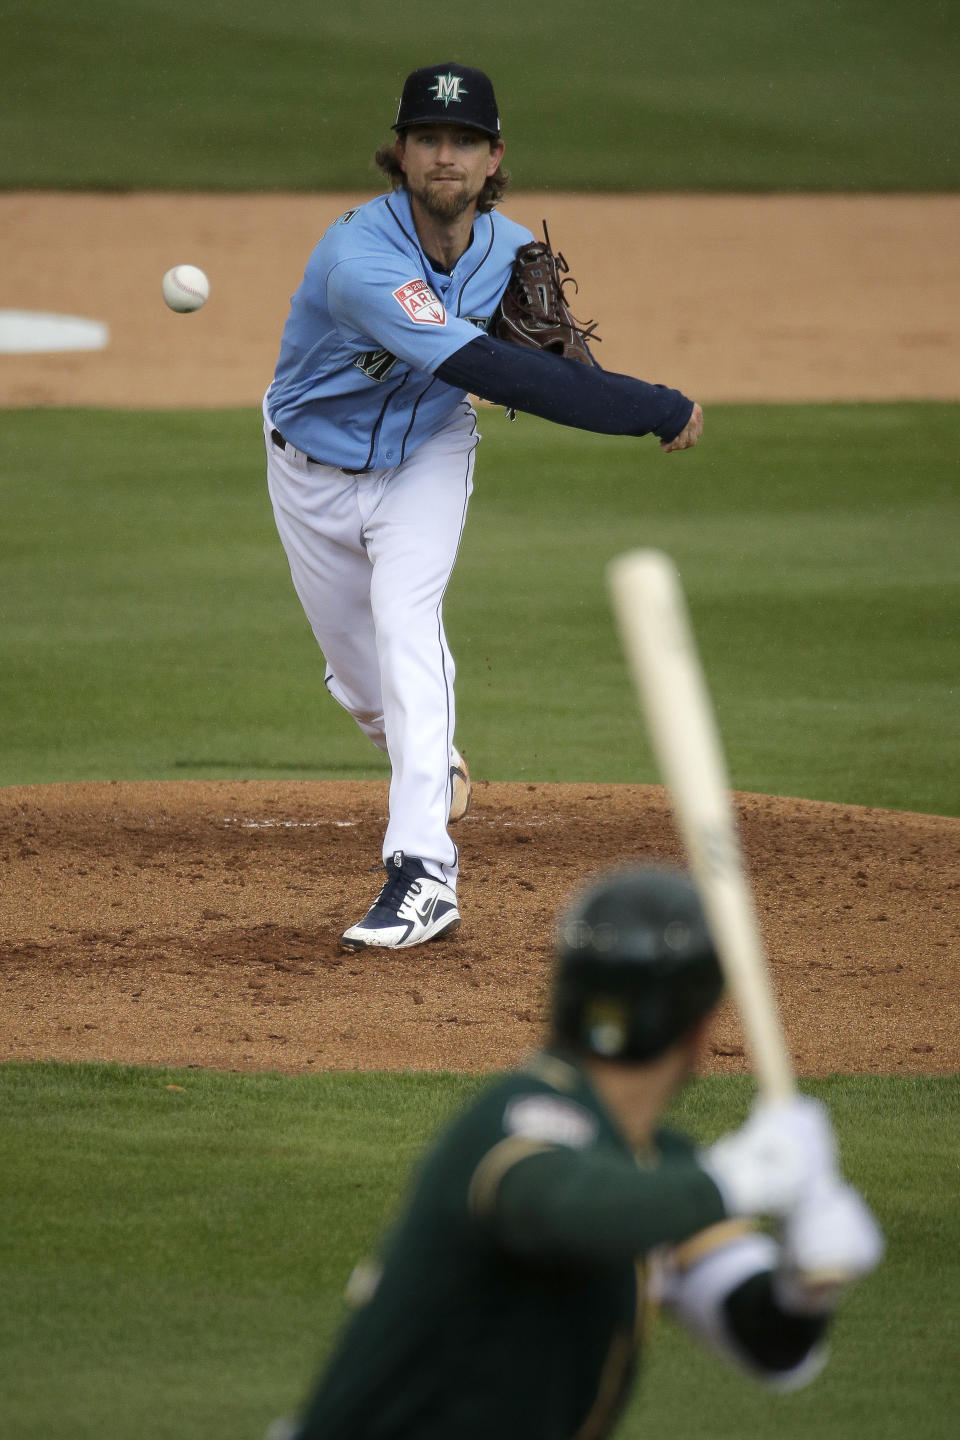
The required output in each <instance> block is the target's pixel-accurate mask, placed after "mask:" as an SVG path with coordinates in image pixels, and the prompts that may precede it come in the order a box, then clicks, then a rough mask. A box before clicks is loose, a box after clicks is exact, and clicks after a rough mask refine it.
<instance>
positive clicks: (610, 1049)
mask: <svg viewBox="0 0 960 1440" xmlns="http://www.w3.org/2000/svg"><path fill="white" fill-rule="evenodd" d="M583 1033H584V1036H585V1038H586V1041H587V1044H588V1045H589V1047H590V1049H591V1050H592V1051H593V1052H594V1054H596V1055H606V1056H608V1057H613V1056H615V1055H620V1054H622V1053H623V1050H624V1048H625V1047H626V1043H627V1037H628V1036H629V1034H630V1012H629V1010H628V1009H627V1007H626V1005H625V1004H624V1003H623V1002H622V1001H621V1000H617V999H615V998H614V997H613V996H611V995H596V996H594V997H593V998H592V999H591V1000H588V1001H587V1003H586V1005H585V1006H584V1011H583Z"/></svg>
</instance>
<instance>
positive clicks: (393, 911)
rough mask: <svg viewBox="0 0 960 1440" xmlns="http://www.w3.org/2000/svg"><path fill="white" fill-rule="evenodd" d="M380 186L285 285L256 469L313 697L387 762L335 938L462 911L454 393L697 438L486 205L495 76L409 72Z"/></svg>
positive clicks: (395, 937)
mask: <svg viewBox="0 0 960 1440" xmlns="http://www.w3.org/2000/svg"><path fill="white" fill-rule="evenodd" d="M393 128H394V130H395V132H396V140H395V142H394V143H393V144H392V145H390V146H385V147H383V149H381V150H380V151H379V152H378V154H377V159H378V162H379V164H380V165H381V168H383V169H384V170H385V171H386V173H387V174H388V176H389V178H390V182H391V185H392V190H391V192H390V193H389V194H385V195H382V196H379V197H378V198H377V199H374V200H371V201H370V202H368V203H367V204H365V205H361V206H360V207H359V208H357V209H355V210H348V211H347V212H346V214H344V215H341V216H340V217H339V219H337V220H336V221H334V223H333V224H332V225H331V226H330V228H329V229H328V230H327V232H326V234H325V235H324V236H323V238H322V239H321V240H320V242H319V244H318V245H317V247H316V249H315V250H314V252H313V254H312V255H311V257H310V259H309V261H308V263H307V267H306V272H305V274H304V276H303V280H302V282H301V284H300V286H299V288H298V289H297V291H296V293H295V294H294V296H293V298H292V302H291V306H290V313H289V316H288V319H287V322H286V327H285V329H284V332H283V339H282V344H281V349H280V356H279V360H278V362H277V367H276V373H275V376H274V379H273V383H272V384H271V385H270V388H269V389H268V391H267V394H266V396H265V398H264V405H263V416H264V437H265V442H266V451H267V477H268V484H269V490H270V496H271V499H272V502H273V509H274V514H275V517H276V523H277V528H278V530H279V533H280V537H281V540H282V542H283V545H284V548H285V551H286V554H287V558H288V560H289V564H290V571H291V575H292V578H293V583H294V586H295V588H296V591H297V594H298V596H299V598H300V601H301V603H302V605H303V608H304V610H305V612H306V615H307V617H308V619H309V622H310V625H311V627H312V629H313V632H314V634H315V636H316V639H317V641H318V644H319V645H320V648H321V650H322V651H323V654H324V657H325V661H326V685H327V688H328V690H329V691H330V694H331V695H332V696H333V697H334V699H335V700H337V701H338V702H339V703H340V704H341V705H342V706H343V707H344V708H345V709H346V710H347V711H348V713H349V714H350V715H352V716H353V718H354V719H355V720H356V722H357V724H358V725H359V726H360V728H361V729H362V730H363V731H364V732H365V734H367V735H368V736H369V737H370V739H371V740H372V741H373V743H374V744H375V745H377V746H379V747H380V749H382V750H385V751H386V752H387V754H388V756H389V760H390V768H391V780H390V797H389V820H388V824H387V827H386V833H385V835H384V839H383V861H384V864H385V868H386V872H387V879H386V883H385V884H384V885H383V887H382V889H381V890H380V893H379V895H378V896H377V898H376V900H375V902H374V904H373V905H372V907H371V908H370V909H369V911H368V913H367V914H366V915H365V916H364V917H363V919H361V920H360V921H359V922H358V923H357V924H354V925H351V926H350V927H349V928H348V929H347V930H346V931H345V933H344V935H343V937H342V944H343V946H344V947H345V948H347V949H361V948H365V947H367V946H387V947H395V948H400V947H404V946H409V945H416V944H419V943H421V942H423V941H427V940H434V939H439V938H440V937H441V936H444V935H450V934H451V933H452V932H453V931H454V930H455V929H456V928H457V927H458V926H459V924H460V913H459V910H458V908H457V895H456V887H457V873H458V852H457V846H456V844H455V843H454V841H453V839H452V838H451V835H450V831H449V828H448V827H449V825H450V824H451V823H452V822H454V821H456V820H457V819H459V818H460V817H461V816H462V815H463V814H464V812H465V810H466V807H467V805H468V804H469V798H470V781H469V773H468V771H467V768H466V764H465V762H464V760H463V758H462V756H461V755H460V753H459V752H458V750H457V749H456V748H455V745H454V729H455V719H456V715H455V706H454V673H455V670H454V662H453V657H452V655H451V653H450V647H449V645H448V644H447V638H446V635H445V632H444V625H443V597H444V593H445V591H446V588H447V584H448V582H449V580H450V575H451V572H452V570H453V565H454V561H455V559H456V555H457V549H458V546H459V544H460V538H461V535H462V533H463V527H464V523H465V520H466V515H467V506H468V503H469V500H470V495H471V491H472V488H473V470H474V456H475V451H476V447H477V443H478V441H479V438H480V437H479V435H478V433H477V417H476V414H475V412H474V409H473V406H472V405H471V403H470V401H469V399H468V396H469V395H471V394H472V395H479V396H481V397H483V398H484V399H486V400H489V401H492V402H494V403H496V404H498V405H503V406H505V407H508V408H509V409H513V410H524V411H527V412H529V413H530V414H533V415H539V416H543V417H545V418H546V419H548V420H554V421H556V422H557V423H559V424H565V425H573V426H576V427H579V428H581V429H586V430H593V431H601V432H606V433H608V434H616V435H636V436H643V435H648V434H651V433H652V434H654V435H656V436H657V437H658V438H659V440H660V444H661V448H662V449H663V450H665V451H675V450H682V449H686V448H688V447H689V446H692V445H695V444H696V442H697V440H698V438H699V436H700V433H701V428H702V423H703V421H702V415H701V412H700V408H699V406H697V405H695V404H694V402H693V401H692V400H689V399H687V398H686V397H685V396H684V395H682V394H681V393H680V392H679V391H678V390H671V389H668V388H666V387H665V386H662V385H649V384H646V383H645V382H644V381H642V380H635V379H632V378H631V377H629V376H626V375H618V374H613V373H610V372H607V371H604V370H602V369H601V368H600V367H599V366H598V365H597V364H596V363H595V362H594V360H593V357H592V355H591V353H590V350H589V336H590V333H591V332H590V331H589V329H586V330H585V329H583V328H582V327H580V326H578V325H577V324H576V322H575V321H573V319H572V317H571V316H570V314H569V311H568V310H567V308H566V305H565V302H564V298H563V286H564V280H563V276H564V275H565V274H566V262H565V261H564V260H563V257H562V256H557V255H554V254H553V252H552V250H551V249H550V245H549V240H548V239H545V241H535V240H534V238H533V236H532V235H531V234H530V232H529V231H528V230H526V229H524V228H523V227H522V226H520V225H517V224H515V223H514V222H513V221H511V220H509V219H507V218H506V217H505V216H504V215H502V214H500V213H499V211H498V210H497V209H496V206H497V204H498V202H499V200H500V199H501V197H502V194H503V191H504V189H505V186H506V183H507V179H506V175H505V174H504V172H503V171H502V169H501V160H502V158H503V153H504V145H503V140H502V139H501V135H500V118H499V114H498V110H497V103H496V99H495V97H494V92H493V86H492V85H491V82H490V80H489V79H488V77H487V76H486V75H485V74H483V73H482V72H481V71H479V70H476V69H472V68H470V67H469V66H464V65H456V64H453V63H446V62H445V63H443V64H439V65H428V66H425V67H423V68H422V69H419V70H415V71H414V72H413V74H411V75H410V76H408V78H407V80H406V82H405V84H404V87H403V93H402V96H401V99H400V105H399V110H398V113H397V119H396V123H395V125H394V127H393Z"/></svg>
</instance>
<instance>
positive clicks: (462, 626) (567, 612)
mask: <svg viewBox="0 0 960 1440" xmlns="http://www.w3.org/2000/svg"><path fill="white" fill-rule="evenodd" d="M957 421H958V411H957V407H956V406H951V405H938V404H918V405H884V406H877V405H862V406H854V405H834V406H803V407H800V406H797V407H790V406H765V407H736V406H730V407H722V406H718V407H715V408H714V409H712V410H711V412H710V414H709V416H708V432H707V436H706V438H705V440H704V443H703V445H702V446H701V447H700V448H698V449H697V450H696V451H694V452H693V453H691V454H686V455H675V456H664V455H662V454H661V453H660V452H659V450H658V449H657V446H656V444H655V443H654V442H652V441H649V440H648V441H644V442H634V441H627V440H623V441H621V440H611V439H608V438H605V437H598V436H591V435H584V434H581V433H579V432H576V431H572V430H566V429H560V428H558V427H554V426H550V425H547V424H546V423H541V422H538V421H536V420H532V419H529V418H526V417H521V418H520V420H519V421H518V422H517V423H516V424H515V425H513V426H511V425H507V424H506V423H505V421H504V420H503V418H502V416H501V415H500V414H499V413H498V412H489V413H486V414H485V415H484V416H483V420H482V424H483V431H484V436H485V438H484V441H483V445H482V447H481V453H480V458H479V461H478V467H477V488H476V494H475V496H474V501H473V506H472V510H471V517H470V520H469V522H468V526H467V532H466V537H465V540H464V545H463V548H462V551H461V557H460V560H459V562H458V566H457V570H456V572H455V575H454V580H453V583H452V586H451V589H450V593H449V597H448V603H447V620H448V629H449V632H450V636H451V641H452V644H453V647H454V652H455V654H456V657H457V661H458V667H459V669H458V707H459V725H458V731H459V736H460V739H461V742H462V744H463V745H464V747H465V748H466V749H467V753H468V756H469V758H470V762H471V765H472V767H473V769H474V773H475V774H477V775H480V776H483V777H485V778H487V779H493V780H509V779H529V780H543V781H550V780H564V779H566V780H589V781H631V782H633V781H641V782H653V781H655V780H656V779H657V773H656V770H655V767H654V765H653V761H652V759H651V757H650V755H649V752H648V749H647V746H646V739H645V736H644V733H643V730H642V725H641V722H640V719H639V717H638V715H637V712H636V708H635V705H634V701H633V697H632V692H631V689H630V685H629V682H628V679H627V675H626V670H625V667H624V663H623V659H622V655H621V652H620V648H619V642H618V640H617V637H616V635H615V632H614V628H613V622H612V617H611V613H610V609H609V605H608V601H607V597H606V593H605V587H604V567H605V565H606V563H607V562H608V560H609V559H610V558H611V557H612V556H613V555H615V554H617V553H619V552H621V551H622V550H624V549H627V548H630V547H632V546H635V545H645V544H652V545H657V546H661V547H663V548H664V549H666V550H667V551H668V552H669V553H670V554H671V555H672V556H673V557H674V558H675V559H676V561H677V563H678V565H679V569H680V573H681V576H682V579H683V581H684V585H685V588H686V590H687V593H688V598H689V601H690V606H691V611H692V614H693V619H694V624H695V628H696V632H697V637H698V642H699V645H700V649H701V652H702V654H703V657H704V662H705V666H706V669H707V672H708V676H709V680H710V685H711V690H712V693H713V696H714V701H715V704H716V708H717V712H718V716H719V719H720V723H721V728H722V730H723V735H724V741H725V745H726V748H727V753H728V759H729V764H730V770H731V779H732V782H733V784H734V786H735V788H737V789H742V790H751V791H759V792H772V793H779V794H786V795H798V796H807V797H810V798H813V799H820V800H834V801H842V802H844V803H853V804H872V805H883V806H890V807H894V808H904V809H910V810H919V811H929V812H937V813H944V814H960V789H958V780H957V776H956V774H955V773H953V771H952V770H951V767H950V766H949V765H945V764H944V756H946V755H948V754H949V753H951V750H952V747H953V746H954V744H955V719H954V717H955V714H956V673H955V658H956V636H957V633H958V629H960V572H958V569H957V564H956V543H955V537H956V534H957V531H958V523H960V492H958V489H957V485H956V470H955V458H956V450H955V435H956V428H957ZM260 446H261V441H260V431H259V417H257V416H255V415H253V413H252V412H225V413H219V414H215V413H209V412H205V413H193V414H163V413H150V414H132V413H128V412H83V411H78V412H73V411H19V412H11V413H9V414H8V415H7V417H6V419H5V421H4V426H3V430H2V433H0V500H2V505H3V512H4V526H3V527H2V531H0V565H2V568H3V574H4V585H3V589H2V591H0V784H4V785H13V784H22V783H46V782H51V781H58V780H89V779H124V780H137V779H178V778H182V779H196V778H213V779H217V778H228V777H235V776H243V777H247V778H270V777H274V776H276V777H281V778H297V777H316V778H321V779H322V778H331V777H335V776H358V777H370V776H382V775H383V774H384V773H385V771H384V764H385V762H384V761H383V760H382V759H381V757H380V756H379V753H378V752H376V751H375V750H374V749H373V747H372V746H370V745H369V744H368V742H367V741H366V740H364V738H363V737H362V736H361V735H360V733H359V731H356V729H355V727H354V726H353V724H352V722H351V721H350V720H349V719H348V718H347V717H346V715H344V714H343V712H341V711H340V710H339V709H338V708H337V707H336V706H335V705H334V704H333V703H332V702H331V701H330V700H329V698H328V697H327V695H326V693H325V691H324V689H323V686H322V683H321V680H322V675H321V662H320V658H319V652H318V650H317V649H316V646H315V644H314V641H313V637H312V635H311V633H310V631H309V628H308V626H307V624H306V621H305V620H304V618H303V616H302V614H301V611H300V608H299V605H298V602H297V600H296V598H295V595H294V593H293V588H292V586H291V584H290V579H289V574H288V571H287V568H286V562H285V559H284V556H283V552H282V549H281V547H280V544H279V541H278V539H277V537H276V534H275V531H274V528H273V520H272V516H271V514H270V508H269V503H268V500H267V496H266V491H265V484H264V477H263V472H262V459H261V449H260ZM954 769H955V767H954Z"/></svg>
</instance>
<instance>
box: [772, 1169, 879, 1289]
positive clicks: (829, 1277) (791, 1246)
mask: <svg viewBox="0 0 960 1440" xmlns="http://www.w3.org/2000/svg"><path fill="white" fill-rule="evenodd" d="M884 1248H885V1247H884V1239H883V1233H882V1231H881V1230H880V1227H879V1225H878V1224H877V1222H876V1220H875V1219H874V1217H873V1215H872V1214H871V1212H870V1209H869V1207H868V1206H867V1204H866V1201H865V1200H864V1199H863V1196H862V1195H860V1194H859V1192H858V1191H856V1190H855V1189H854V1188H853V1186H852V1185H846V1184H844V1183H842V1182H834V1183H832V1184H831V1183H826V1184H823V1185H821V1186H819V1187H818V1188H816V1189H814V1190H813V1191H812V1192H811V1193H810V1194H809V1195H805V1196H804V1197H803V1198H802V1199H801V1200H800V1202H799V1204H798V1205H797V1206H796V1207H795V1208H794V1209H793V1210H792V1211H791V1212H790V1214H789V1215H788V1216H787V1217H786V1220H785V1221H784V1225H783V1238H782V1245H781V1254H780V1263H779V1265H778V1267H777V1270H776V1273H775V1275H774V1281H773V1285H774V1294H775V1295H776V1298H777V1301H778V1303H779V1304H780V1305H781V1306H782V1307H783V1309H784V1310H792V1311H794V1312H795V1313H798V1314H804V1315H816V1314H823V1313H824V1312H825V1311H829V1310H832V1309H834V1307H835V1306H836V1304H837V1301H838V1300H839V1298H840V1295H841V1293H842V1292H843V1291H844V1290H845V1289H846V1288H847V1287H848V1286H850V1285H852V1284H854V1283H855V1282H856V1281H857V1280H862V1279H863V1277H864V1276H865V1275H869V1274H870V1272H871V1271H872V1270H875V1269H876V1268H877V1266H878V1265H879V1264H880V1261H881V1260H882V1258H883V1252H884Z"/></svg>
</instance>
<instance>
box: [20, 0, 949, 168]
mask: <svg viewBox="0 0 960 1440" xmlns="http://www.w3.org/2000/svg"><path fill="white" fill-rule="evenodd" d="M957 23H958V22H957V15H956V12H955V7H950V6H945V5H943V4H942V3H939V0H914V3H912V4H911V5H910V6H909V8H907V7H904V6H903V5H902V4H899V3H897V0H876V3H874V4H873V5H871V7H870V8H869V11H867V10H866V9H865V8H864V7H863V5H861V4H859V3H858V0H833V3H831V4H830V5H828V6H824V5H818V4H816V3H813V0H789V3H784V0H781V3H778V4H777V5H775V6H771V5H770V4H769V3H767V0H738V3H737V4H736V5H725V6H722V7H718V6H716V5H715V4H710V3H709V0H681V3H678V4H674V5H671V6H660V7H654V6H650V5H646V4H641V3H640V0H623V3H621V4H619V5H617V6H616V7H615V8H614V7H613V6H612V5H609V4H608V5H602V4H601V5H599V6H595V7H594V12H593V15H592V23H591V25H590V26H589V27H584V24H583V11H582V6H581V4H580V3H579V0H528V4H527V6H526V7H525V8H524V10H523V11H522V12H518V10H517V7H516V6H511V5H509V4H508V3H507V0H488V3H487V4H486V5H485V6H484V7H483V10H482V13H481V12H478V13H476V14H471V13H469V12H452V11H451V12H450V13H449V14H447V15H444V14H443V13H438V11H437V8H436V7H435V6H432V5H428V4H427V3H426V0H408V3H407V5H405V7H404V11H403V19H402V23H401V24H400V25H398V20H397V12H396V9H395V7H394V6H392V5H390V4H388V3H387V0H367V3H366V4H365V5H363V6H362V7H355V8H353V9H350V8H344V7H341V8H339V9H337V10H334V7H332V6H331V5H329V4H327V5H317V4H315V3H312V4H311V3H307V0H285V3H284V4H283V5H282V6H274V7H272V8H265V7H264V6H262V5H259V4H255V3H253V0H233V3H231V4H229V5H228V4H226V3H225V0H208V3H207V4H205V5H203V6H200V7H198V6H196V5H195V4H193V3H192V0H122V3H121V0H96V3H89V4H87V5H86V6H84V7H83V10H82V11H78V10H77V7H76V6H75V5H71V4H68V3H67V0H45V4H44V5H43V7H38V6H37V5H36V3H35V0H7V4H6V5H5V6H4V8H3V12H2V15H0V81H2V83H3V89H4V93H5V94H7V95H9V96H10V97H11V99H12V102H13V103H11V104H9V105H8V106H7V107H5V112H4V114H3V116H2V118H0V183H2V184H3V185H5V186H6V187H8V188H9V187H13V186H20V185H22V186H47V187H49V186H61V185H62V186H68V187H90V186H94V187H96V186H107V187H124V188H135V187H145V186H146V187H153V186H156V187H170V186H174V187H186V188H206V187H214V188H221V189H222V188H228V189H244V188H254V189H257V188H274V187H281V188H287V187H294V188H309V189H330V188H342V187H346V188H356V187H358V186H360V187H363V186H366V185H367V184H369V182H370V178H371V170H370V161H371V155H372V151H373V148H374V146H375V145H376V144H377V143H378V142H379V141H380V139H381V138H382V136H385V135H386V133H387V131H388V127H389V124H390V122H391V120H392V119H393V114H394V106H395V103H396V99H397V97H398V95H399V90H400V86H401V84H402V80H403V76H404V74H405V73H406V72H407V71H408V70H410V69H412V68H413V67H414V66H415V65H418V64H420V63H422V62H423V54H422V53H421V51H422V46H419V45H413V43H412V37H413V36H420V35H423V34H427V33H429V35H430V36H431V46H432V50H433V54H434V55H435V56H442V55H448V56H452V57H453V58H454V59H459V60H466V61H468V62H469V63H471V64H476V65H479V66H481V67H483V68H486V69H488V70H490V72H491V73H492V75H493V76H494V79H495V81H496V85H497V90H498V96H499V99H500V104H501V108H502V111H503V116H504V125H505V133H506V136H507V139H508V141H509V148H508V161H509V164H510V168H511V170H512V171H513V173H514V175H515V178H516V180H517V182H518V183H519V184H522V185H524V186H527V187H529V186H545V187H549V188H567V189H569V188H574V189H577V188H584V187H596V188H600V189H612V190H627V189H629V190H633V189H724V190H727V189H752V188H756V187H765V188H771V187H772V188H789V187H803V188H807V189H823V188H834V189H840V190H850V189H857V188H859V189H876V190H884V189H898V188H899V189H924V188H939V189H951V188H953V187H954V186H955V185H956V174H957V171H956V158H955V154H954V152H953V151H952V149H951V146H950V144H949V143H948V142H947V140H946V138H945V137H948V136H950V135H951V134H952V133H953V131H954V130H955V128H956V99H955V85H954V80H955V69H956V64H955V57H956V45H957V34H958V32H957ZM504 36H507V37H509V43H508V44H506V45H505V44H504V43H503V37H504ZM534 53H536V54H537V55H538V57H539V63H538V64H537V65H531V64H530V61H529V57H530V55H531V54H534ZM653 56H656V63H651V57H653ZM428 63H429V62H428ZM558 75H562V76H563V85H562V86H560V85H557V84H556V76H558ZM91 76H95V77H96V82H95V84H94V83H92V82H91V80H90V78H89V77H91ZM574 117H575V118H574Z"/></svg>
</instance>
